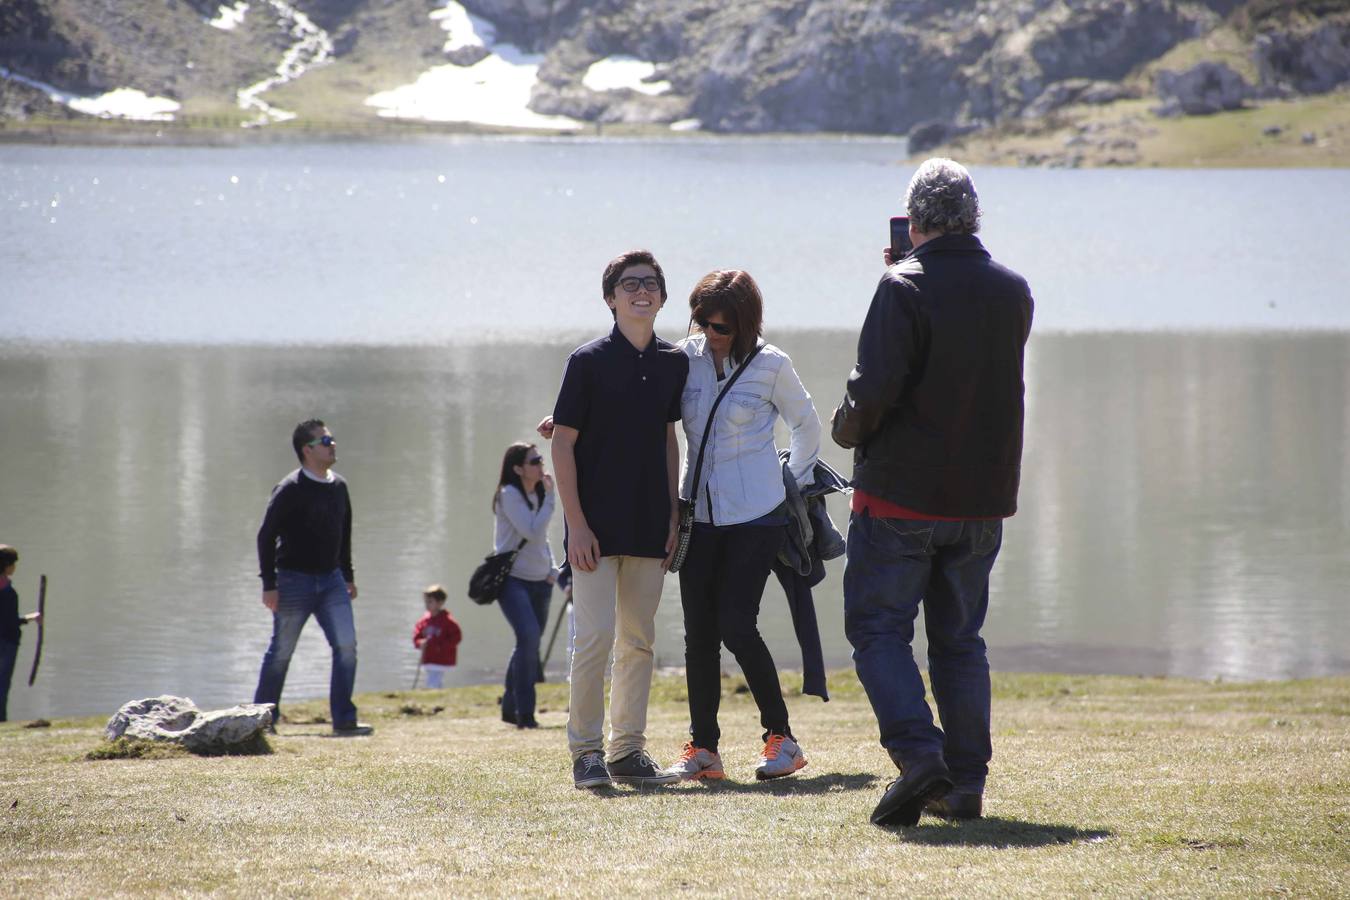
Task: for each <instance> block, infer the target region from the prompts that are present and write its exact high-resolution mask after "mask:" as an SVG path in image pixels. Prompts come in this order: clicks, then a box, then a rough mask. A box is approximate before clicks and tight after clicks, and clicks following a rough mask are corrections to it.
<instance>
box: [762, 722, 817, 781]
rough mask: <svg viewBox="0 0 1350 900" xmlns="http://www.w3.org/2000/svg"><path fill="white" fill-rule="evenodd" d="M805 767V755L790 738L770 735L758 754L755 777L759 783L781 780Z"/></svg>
mask: <svg viewBox="0 0 1350 900" xmlns="http://www.w3.org/2000/svg"><path fill="white" fill-rule="evenodd" d="M805 767H806V754H805V753H803V752H802V748H801V747H800V746H799V745H798V744H797V742H796V741H794V740H793V739H792V738H790V737H788V736H787V735H785V734H771V735H769V739H768V740H767V741H765V742H764V750H763V752H762V753H760V754H759V765H757V766H755V777H756V778H758V779H759V780H760V781H768V780H769V779H770V778H782V777H783V776H784V775H791V774H792V773H793V772H796V771H797V770H798V769H803V768H805Z"/></svg>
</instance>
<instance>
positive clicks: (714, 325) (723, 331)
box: [694, 319, 736, 337]
mask: <svg viewBox="0 0 1350 900" xmlns="http://www.w3.org/2000/svg"><path fill="white" fill-rule="evenodd" d="M694 322H695V324H697V325H698V327H699V328H701V329H703V330H704V331H707V330H708V329H709V328H711V329H712V330H713V331H715V332H717V333H718V334H720V335H721V336H722V337H729V336H731V335H733V334H735V333H736V329H734V328H732V327H731V326H730V325H723V324H722V323H721V322H706V321H704V320H703V319H695V320H694Z"/></svg>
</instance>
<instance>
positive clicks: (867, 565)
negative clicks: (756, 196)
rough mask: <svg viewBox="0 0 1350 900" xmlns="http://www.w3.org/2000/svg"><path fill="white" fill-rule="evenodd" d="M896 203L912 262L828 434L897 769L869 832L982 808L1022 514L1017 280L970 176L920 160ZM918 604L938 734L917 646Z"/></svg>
mask: <svg viewBox="0 0 1350 900" xmlns="http://www.w3.org/2000/svg"><path fill="white" fill-rule="evenodd" d="M905 205H906V206H907V208H908V212H909V230H910V239H911V240H912V241H913V243H914V252H913V253H912V254H910V255H909V256H907V257H906V258H905V259H902V260H897V261H895V262H894V264H893V265H890V267H889V268H888V269H887V270H886V274H885V275H884V276H882V279H881V283H880V284H879V285H878V286H877V290H876V294H875V296H873V298H872V306H871V308H870V309H869V310H868V313H867V319H866V321H865V322H864V323H863V328H862V334H861V336H860V337H859V339H858V362H857V365H856V366H855V367H854V369H853V373H852V374H851V375H850V376H849V380H848V388H847V394H846V396H845V397H844V401H843V403H841V404H840V406H839V408H838V409H837V410H835V414H834V423H833V436H834V439H835V441H836V442H837V443H838V444H839V445H841V446H843V447H849V448H853V450H854V456H853V480H854V485H855V492H854V495H853V515H852V518H851V520H850V522H849V529H848V563H847V566H846V567H845V570H844V631H845V633H846V634H847V636H848V639H849V642H850V643H851V644H852V645H853V659H854V664H855V666H856V667H857V670H858V678H859V680H860V681H861V682H862V684H863V687H864V688H866V690H867V697H868V699H869V700H870V701H871V703H872V709H873V711H874V712H875V713H876V716H877V721H878V724H879V725H880V728H881V744H882V746H884V747H885V748H886V749H887V751H888V752H889V753H890V756H891V759H892V760H893V761H894V762H895V764H896V766H897V767H898V768H899V769H900V773H901V776H900V778H898V779H896V780H895V781H894V782H893V783H892V784H891V786H890V787H889V788H888V789H887V791H886V793H885V795H884V796H883V797H882V799H881V802H880V804H878V806H877V808H876V810H875V811H874V812H873V813H872V821H873V822H874V823H876V824H878V825H913V824H915V823H917V822H918V821H919V814H920V812H921V810H922V809H923V808H924V807H925V805H927V807H928V809H929V810H930V811H932V812H934V813H936V814H938V815H941V816H944V817H948V818H975V817H978V816H979V815H980V812H981V806H982V797H983V793H984V781H985V776H986V774H987V773H988V770H989V765H988V764H989V758H990V756H991V749H990V740H989V706H990V701H989V694H990V689H989V661H988V658H987V656H986V654H985V644H984V640H983V638H981V637H980V629H981V627H982V626H983V624H984V617H985V611H986V609H987V607H988V604H989V572H990V570H991V569H992V568H993V565H994V558H995V557H996V556H997V555H998V550H999V547H1000V545H1001V543H1002V539H1003V519H1004V518H1005V517H1007V516H1011V515H1012V514H1013V513H1014V512H1015V511H1016V509H1017V487H1018V480H1019V477H1020V471H1021V460H1022V414H1023V381H1022V359H1023V352H1024V348H1025V346H1026V341H1027V336H1028V334H1029V333H1030V331H1031V314H1032V300H1031V291H1030V289H1029V288H1028V287H1027V283H1026V281H1025V280H1024V279H1023V278H1022V277H1021V276H1020V275H1018V274H1017V273H1015V272H1013V271H1011V270H1009V269H1006V268H1004V267H1003V266H1001V265H999V264H998V263H996V262H994V261H993V259H991V258H990V256H989V253H988V251H986V250H985V249H984V246H983V245H982V244H981V243H980V240H979V238H977V237H976V236H975V231H976V230H977V229H978V228H979V217H980V207H979V198H978V196H977V195H976V193H975V185H974V183H973V182H972V181H971V178H970V173H969V172H967V171H966V170H965V168H963V167H962V166H961V165H959V164H957V163H955V162H952V161H951V160H949V159H930V160H927V161H926V162H924V163H923V165H921V166H920V167H919V169H918V171H917V172H915V174H914V177H913V179H912V180H911V181H910V183H909V190H908V192H907V194H906V197H905ZM887 262H888V263H889V262H891V260H890V259H889V258H888V259H887ZM920 602H922V603H923V606H924V627H925V630H926V631H927V634H928V671H929V675H930V678H931V680H932V683H933V695H934V698H935V699H936V700H937V706H938V712H939V714H940V715H941V718H942V729H939V728H938V727H937V726H935V725H934V724H933V713H932V710H931V709H930V708H929V706H928V702H927V699H926V698H925V695H924V686H923V681H922V679H921V678H920V676H919V670H918V666H917V665H916V664H915V662H914V653H913V650H912V648H911V646H910V645H911V643H912V641H913V638H914V621H915V619H916V618H917V617H918V613H919V604H920ZM944 731H945V733H944Z"/></svg>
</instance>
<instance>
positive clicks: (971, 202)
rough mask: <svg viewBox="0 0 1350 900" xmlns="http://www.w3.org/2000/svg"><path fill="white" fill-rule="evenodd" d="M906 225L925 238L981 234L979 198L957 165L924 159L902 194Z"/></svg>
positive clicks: (936, 158)
mask: <svg viewBox="0 0 1350 900" xmlns="http://www.w3.org/2000/svg"><path fill="white" fill-rule="evenodd" d="M905 208H906V209H907V210H908V211H909V221H910V223H911V224H913V225H914V228H915V229H916V230H918V231H922V232H924V233H926V234H974V233H975V232H977V231H979V230H980V198H979V195H978V194H976V193H975V182H974V181H972V180H971V178H970V173H969V172H967V171H966V167H965V166H963V165H961V164H960V163H959V162H956V161H954V160H950V159H944V158H942V157H940V156H935V157H933V158H932V159H926V160H924V161H923V164H922V165H920V166H919V170H918V171H917V172H915V173H914V177H913V178H911V179H910V180H909V190H908V191H907V192H906V193H905Z"/></svg>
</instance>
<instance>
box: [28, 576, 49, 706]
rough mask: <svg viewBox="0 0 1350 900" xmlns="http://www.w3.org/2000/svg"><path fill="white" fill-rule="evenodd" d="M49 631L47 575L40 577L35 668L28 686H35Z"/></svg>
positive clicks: (29, 678) (30, 673)
mask: <svg viewBox="0 0 1350 900" xmlns="http://www.w3.org/2000/svg"><path fill="white" fill-rule="evenodd" d="M46 632H47V576H46V575H43V576H42V577H40V578H39V579H38V636H37V649H36V650H34V651H33V670H32V671H31V672H29V673H28V686H29V687H32V686H33V679H35V678H37V670H38V666H39V665H40V664H41V663H42V639H43V637H44V636H45V635H46Z"/></svg>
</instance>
